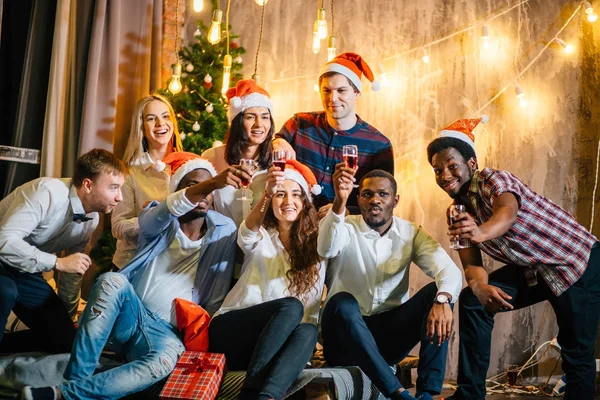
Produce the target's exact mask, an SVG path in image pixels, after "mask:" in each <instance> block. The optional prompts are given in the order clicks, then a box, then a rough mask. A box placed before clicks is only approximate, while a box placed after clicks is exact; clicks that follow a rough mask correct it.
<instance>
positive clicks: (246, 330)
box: [209, 160, 326, 400]
mask: <svg viewBox="0 0 600 400" xmlns="http://www.w3.org/2000/svg"><path fill="white" fill-rule="evenodd" d="M309 188H312V191H311V189H309ZM318 188H320V187H319V186H318V185H317V184H316V179H315V177H314V175H313V173H312V172H311V171H310V169H309V168H308V167H306V166H305V165H303V164H301V163H299V162H298V161H296V160H288V161H287V163H286V168H285V171H282V170H280V169H279V168H278V167H271V168H270V169H269V173H268V175H267V183H266V187H265V193H264V194H263V196H262V197H261V198H260V199H259V201H258V202H257V204H256V205H255V206H254V208H253V209H252V211H251V212H250V214H249V215H248V217H247V218H246V220H245V221H244V222H243V223H242V224H241V226H240V228H239V231H238V245H239V246H240V247H241V248H242V250H243V252H244V256H245V257H244V264H243V266H242V275H241V276H240V279H239V281H238V282H237V284H236V285H235V286H234V287H233V289H232V290H231V291H230V292H229V294H228V295H227V297H226V298H225V301H224V302H223V305H222V306H221V309H220V310H219V311H218V312H217V313H216V314H215V317H214V318H213V320H212V321H211V323H210V328H209V336H210V349H211V351H212V352H217V353H224V354H225V357H226V359H227V366H228V368H229V369H230V370H240V369H241V370H246V371H247V372H246V379H245V381H244V386H243V388H242V392H241V395H240V399H275V400H278V399H281V398H282V396H283V395H284V393H285V391H286V389H287V388H288V387H289V386H290V385H291V384H292V383H293V382H294V380H295V379H296V378H297V377H298V375H299V374H300V372H302V369H303V368H304V367H305V365H306V363H307V362H308V361H309V360H310V358H311V356H312V352H313V349H314V346H315V343H316V340H317V320H318V318H319V306H320V301H321V296H322V293H323V284H324V281H325V270H326V265H325V261H323V260H322V259H321V258H320V257H319V255H318V254H317V232H318V224H317V212H316V210H315V207H314V206H313V204H312V202H311V197H310V196H311V192H312V193H313V194H318Z"/></svg>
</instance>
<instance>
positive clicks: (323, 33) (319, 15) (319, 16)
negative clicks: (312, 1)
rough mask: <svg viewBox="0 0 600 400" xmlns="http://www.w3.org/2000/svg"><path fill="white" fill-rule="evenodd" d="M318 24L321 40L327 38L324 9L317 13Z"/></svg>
mask: <svg viewBox="0 0 600 400" xmlns="http://www.w3.org/2000/svg"><path fill="white" fill-rule="evenodd" d="M317 24H318V25H319V39H326V38H327V18H326V14H325V9H324V8H319V11H318V12H317Z"/></svg>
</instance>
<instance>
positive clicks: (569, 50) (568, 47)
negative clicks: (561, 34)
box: [555, 38, 575, 54]
mask: <svg viewBox="0 0 600 400" xmlns="http://www.w3.org/2000/svg"><path fill="white" fill-rule="evenodd" d="M555 40H556V42H557V43H558V44H560V45H561V46H562V48H563V51H564V52H565V54H572V53H573V52H574V51H575V47H574V46H573V45H572V44H571V43H565V41H564V40H562V39H560V38H556V39H555Z"/></svg>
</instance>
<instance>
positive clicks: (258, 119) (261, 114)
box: [242, 107, 271, 145]
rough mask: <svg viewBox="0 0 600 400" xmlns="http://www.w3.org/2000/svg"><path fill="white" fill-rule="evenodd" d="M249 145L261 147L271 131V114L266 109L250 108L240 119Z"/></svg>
mask: <svg viewBox="0 0 600 400" xmlns="http://www.w3.org/2000/svg"><path fill="white" fill-rule="evenodd" d="M242 118H243V121H244V131H245V132H246V135H247V136H248V144H249V145H261V144H262V143H263V142H264V141H265V139H266V138H267V135H268V134H269V131H270V130H271V113H270V112H269V109H268V108H266V107H250V108H248V109H246V110H245V111H244V116H243V117H242Z"/></svg>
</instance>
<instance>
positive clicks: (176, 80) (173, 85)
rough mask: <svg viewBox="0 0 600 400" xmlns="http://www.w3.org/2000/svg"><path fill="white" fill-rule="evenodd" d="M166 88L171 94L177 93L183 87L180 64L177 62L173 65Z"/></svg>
mask: <svg viewBox="0 0 600 400" xmlns="http://www.w3.org/2000/svg"><path fill="white" fill-rule="evenodd" d="M168 88H169V92H171V93H173V94H177V93H179V92H181V89H183V85H182V84H181V64H180V63H179V62H178V63H177V64H175V65H173V75H172V76H171V81H170V82H169V86H168Z"/></svg>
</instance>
